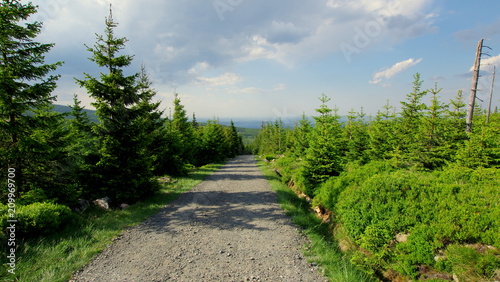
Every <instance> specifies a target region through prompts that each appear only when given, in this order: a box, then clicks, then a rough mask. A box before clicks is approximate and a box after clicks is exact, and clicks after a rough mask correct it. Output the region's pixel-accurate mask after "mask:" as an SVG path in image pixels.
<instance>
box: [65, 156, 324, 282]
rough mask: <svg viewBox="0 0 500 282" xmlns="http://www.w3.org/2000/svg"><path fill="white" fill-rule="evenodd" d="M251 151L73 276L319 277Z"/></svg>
mask: <svg viewBox="0 0 500 282" xmlns="http://www.w3.org/2000/svg"><path fill="white" fill-rule="evenodd" d="M305 243H306V239H305V238H304V237H303V236H302V235H301V234H300V232H299V231H298V228H297V227H296V226H294V225H293V224H292V223H291V221H290V219H289V218H288V217H287V216H286V215H285V214H284V213H283V211H282V210H281V209H280V207H279V204H277V203H276V196H275V194H274V192H272V191H271V188H270V187H269V184H268V182H267V180H266V179H265V177H264V176H263V175H262V173H261V172H260V170H259V169H258V167H257V165H256V163H255V160H254V159H253V157H252V156H240V157H238V158H235V159H232V160H230V161H229V162H228V163H227V164H226V165H225V166H223V167H222V168H221V169H220V170H219V171H217V172H215V173H213V174H212V175H211V176H209V177H208V178H207V179H206V180H205V181H203V182H202V183H200V184H199V185H197V186H196V187H194V188H193V189H192V190H190V191H189V192H186V193H184V194H182V195H181V196H180V197H179V198H178V199H177V200H174V201H172V202H171V203H170V204H168V205H167V206H166V207H164V208H163V209H162V210H161V211H160V212H159V213H158V214H156V215H154V216H152V217H150V218H149V219H148V220H146V221H145V222H143V223H141V224H139V225H137V226H134V227H132V228H130V229H128V230H126V231H125V232H124V233H123V234H122V235H121V236H120V237H119V238H118V239H117V240H115V242H114V243H113V244H112V245H110V246H109V247H108V248H106V249H105V250H104V251H103V252H102V253H100V254H99V255H98V256H97V257H96V258H95V259H94V260H93V261H92V262H91V263H90V264H89V265H87V266H86V267H85V268H83V269H82V270H81V271H79V272H78V273H76V274H75V277H74V281H325V280H326V279H325V278H324V277H322V276H321V275H320V274H319V272H318V270H317V269H316V268H315V267H313V266H312V265H311V264H310V263H308V262H307V260H306V259H305V258H303V257H302V254H301V251H300V249H301V248H302V247H303V246H304V244H305Z"/></svg>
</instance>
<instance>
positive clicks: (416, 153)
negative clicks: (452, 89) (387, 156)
mask: <svg viewBox="0 0 500 282" xmlns="http://www.w3.org/2000/svg"><path fill="white" fill-rule="evenodd" d="M422 83H423V81H422V80H421V79H420V74H418V73H417V74H415V75H414V81H413V91H412V92H411V93H409V94H408V95H407V96H406V97H407V99H406V101H403V102H401V105H402V107H401V113H400V114H401V122H399V128H398V129H399V132H398V134H397V136H398V147H397V149H396V153H395V154H394V161H395V162H396V165H397V166H403V167H407V166H420V165H421V164H422V160H421V154H422V147H421V145H422V143H423V142H424V141H423V139H424V138H425V137H424V136H422V134H420V128H421V127H422V122H423V117H424V111H425V110H426V109H427V106H426V105H425V104H424V103H423V102H422V99H423V97H424V96H425V95H427V93H428V91H427V90H422Z"/></svg>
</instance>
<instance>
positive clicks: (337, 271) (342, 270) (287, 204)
mask: <svg viewBox="0 0 500 282" xmlns="http://www.w3.org/2000/svg"><path fill="white" fill-rule="evenodd" d="M258 165H259V167H260V169H261V171H262V173H263V174H264V176H265V177H266V178H267V180H268V182H269V184H270V185H271V188H272V189H273V190H274V191H275V192H276V194H277V198H278V202H279V203H280V204H281V208H282V209H283V210H285V212H286V214H287V215H288V216H290V217H291V219H292V222H293V223H294V224H296V225H298V226H300V227H301V228H302V229H303V232H304V234H305V235H306V236H307V237H308V238H309V240H310V243H309V244H308V245H307V246H306V248H305V249H304V255H305V256H306V257H307V258H308V260H309V261H310V262H311V263H312V262H314V263H316V264H317V265H319V266H320V267H321V268H322V269H323V275H324V276H325V277H326V278H328V279H329V280H330V281H345V282H351V281H356V282H360V281H377V280H376V279H375V278H373V277H370V276H369V275H368V274H366V273H364V272H362V271H361V270H359V269H357V268H356V267H355V266H353V265H352V264H351V262H350V261H349V258H348V257H347V256H346V254H344V253H342V251H341V250H340V248H339V246H338V243H337V242H336V241H335V240H334V239H333V236H332V234H331V232H330V226H329V225H328V224H323V223H322V222H321V219H319V218H318V217H317V216H316V215H315V214H314V213H312V212H311V210H310V204H309V203H308V202H307V201H306V200H305V199H301V198H299V197H298V196H297V195H296V194H295V193H294V192H293V191H292V190H291V189H290V188H288V187H287V186H286V185H284V184H283V183H282V182H281V179H280V178H279V177H278V176H277V175H276V173H275V172H274V171H273V170H271V169H270V168H269V167H268V166H267V165H266V163H264V162H262V161H259V162H258Z"/></svg>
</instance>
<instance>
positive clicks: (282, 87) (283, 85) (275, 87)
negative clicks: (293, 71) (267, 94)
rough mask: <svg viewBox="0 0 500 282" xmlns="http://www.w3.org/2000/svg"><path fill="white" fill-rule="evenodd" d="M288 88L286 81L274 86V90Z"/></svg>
mask: <svg viewBox="0 0 500 282" xmlns="http://www.w3.org/2000/svg"><path fill="white" fill-rule="evenodd" d="M286 89H287V87H286V84H284V83H280V84H278V85H276V86H274V88H273V90H274V91H282V90H286Z"/></svg>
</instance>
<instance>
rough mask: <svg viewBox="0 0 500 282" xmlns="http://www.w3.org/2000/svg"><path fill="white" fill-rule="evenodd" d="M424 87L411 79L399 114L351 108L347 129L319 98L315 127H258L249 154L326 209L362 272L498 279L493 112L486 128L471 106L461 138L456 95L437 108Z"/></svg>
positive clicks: (498, 143)
mask: <svg viewBox="0 0 500 282" xmlns="http://www.w3.org/2000/svg"><path fill="white" fill-rule="evenodd" d="M422 84H423V82H422V80H421V79H420V75H418V74H417V75H415V81H414V83H413V91H411V93H410V94H408V95H407V97H406V100H405V101H403V102H401V108H400V110H399V111H396V110H395V108H394V107H392V106H391V105H389V103H387V104H386V106H384V108H383V109H382V110H380V111H379V112H378V113H377V115H376V116H375V117H366V114H365V113H363V111H361V112H359V113H356V112H354V111H351V112H349V115H348V116H347V121H345V122H341V117H340V116H339V115H338V114H337V110H336V109H331V108H329V107H328V105H327V103H328V102H329V100H330V99H329V98H328V97H326V96H325V95H323V96H322V97H321V98H320V101H321V106H320V107H319V108H318V109H317V112H318V116H316V117H314V124H313V123H312V122H311V121H310V120H309V119H308V118H307V117H305V116H304V117H303V118H302V120H301V121H300V122H299V123H298V124H296V126H295V127H294V128H285V127H284V126H283V123H282V122H281V121H279V120H278V121H276V122H273V123H268V124H264V125H263V126H262V129H261V131H260V133H259V135H258V137H257V138H256V141H255V143H254V152H255V153H258V154H261V155H264V156H265V157H266V158H267V159H268V160H273V161H272V163H271V165H272V166H274V168H275V169H276V170H277V171H278V172H279V174H280V175H281V179H282V181H283V182H284V183H285V184H287V185H289V186H290V187H291V188H293V189H294V190H296V191H297V190H298V191H299V192H302V193H304V194H306V195H307V196H309V197H310V198H311V199H312V204H313V205H314V206H319V207H320V208H319V209H317V210H320V211H321V210H323V211H324V210H325V209H326V210H329V211H331V212H332V216H331V218H330V219H331V220H332V222H333V224H335V226H334V228H332V230H333V231H334V232H333V234H332V235H333V236H334V237H335V238H336V239H337V240H339V241H340V244H341V245H342V246H344V249H348V254H349V255H350V257H351V262H352V263H353V264H355V265H357V266H359V267H360V268H361V269H363V270H365V271H366V272H368V273H370V274H373V275H376V276H378V277H379V278H381V279H382V280H384V279H385V280H387V279H388V280H391V281H392V280H396V281H403V280H404V281H406V280H418V279H426V278H429V277H438V276H436V275H439V277H440V278H443V279H446V280H453V278H454V277H458V279H460V280H463V281H490V280H495V279H496V280H498V279H499V278H500V275H499V274H498V268H499V267H500V252H499V251H498V250H500V236H499V235H498V234H500V217H499V215H500V188H499V187H500V171H499V170H498V168H499V167H500V114H499V113H494V114H492V115H491V117H490V118H489V122H488V121H487V118H486V113H485V111H484V110H482V109H480V108H477V109H476V110H475V112H476V115H475V117H474V120H473V124H474V125H473V132H472V133H466V130H465V129H466V128H465V114H466V113H465V103H464V102H463V97H462V93H461V92H459V93H458V95H457V97H456V98H455V99H453V100H452V101H450V102H449V103H444V102H442V101H441V100H440V99H439V92H440V89H438V88H437V87H436V86H435V87H433V88H431V89H428V90H424V89H422ZM426 97H428V98H430V99H428V101H429V102H428V103H424V99H425V98H426ZM481 248H483V249H481ZM485 250H487V251H485ZM436 258H438V259H436ZM384 276H385V277H384Z"/></svg>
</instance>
